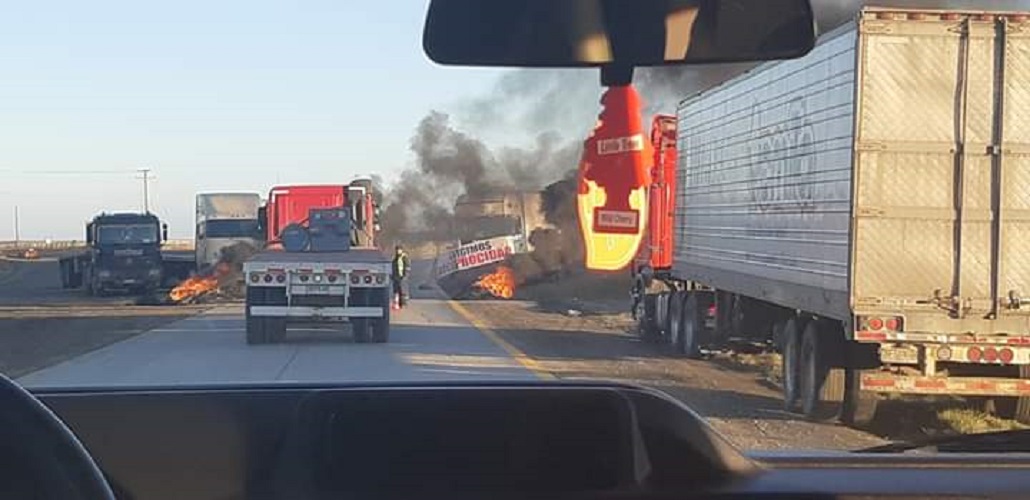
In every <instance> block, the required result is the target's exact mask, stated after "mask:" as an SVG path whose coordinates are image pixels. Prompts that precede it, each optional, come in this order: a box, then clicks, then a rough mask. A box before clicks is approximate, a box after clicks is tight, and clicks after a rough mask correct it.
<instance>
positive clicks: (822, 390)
mask: <svg viewBox="0 0 1030 500" xmlns="http://www.w3.org/2000/svg"><path fill="white" fill-rule="evenodd" d="M819 326H820V325H819V322H818V321H809V322H808V325H806V326H805V332H804V333H803V334H802V335H801V377H800V383H801V411H802V413H803V414H804V415H805V417H806V418H808V419H810V420H829V419H832V418H834V417H836V416H837V415H838V414H839V412H840V406H841V402H842V401H843V400H844V369H843V368H834V367H833V366H832V365H831V363H830V359H831V356H832V355H833V349H834V348H835V347H837V346H836V345H835V344H839V342H834V341H835V340H837V339H835V338H833V337H832V336H831V334H830V333H829V332H820V331H819Z"/></svg>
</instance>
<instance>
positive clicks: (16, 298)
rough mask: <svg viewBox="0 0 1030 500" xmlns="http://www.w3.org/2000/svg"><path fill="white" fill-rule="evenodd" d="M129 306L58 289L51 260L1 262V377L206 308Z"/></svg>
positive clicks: (122, 299) (123, 300)
mask: <svg viewBox="0 0 1030 500" xmlns="http://www.w3.org/2000/svg"><path fill="white" fill-rule="evenodd" d="M132 302H133V299H132V298H131V297H106V298H96V297H89V296H87V295H86V294H85V293H84V292H83V291H81V290H63V289H61V283H60V277H59V274H58V265H57V262H56V261H54V260H52V259H40V260H35V261H19V260H14V259H0V372H2V373H4V374H5V375H7V376H8V377H20V376H22V375H24V374H26V373H30V372H33V371H36V370H39V369H42V368H46V367H48V366H51V365H54V364H56V363H60V362H62V361H65V360H67V359H71V358H74V357H76V356H79V355H82V354H84V353H87V352H89V351H92V350H95V349H99V348H101V347H104V346H107V345H110V344H113V343H115V342H119V341H122V340H125V339H127V338H129V337H132V336H135V335H139V334H140V333H143V332H146V331H148V330H152V329H154V328H157V327H159V326H161V325H164V324H167V323H170V322H173V321H176V320H179V319H182V318H185V317H188V316H191V315H194V314H198V313H199V312H201V311H203V310H204V309H205V308H201V307H140V306H134V305H131V304H132Z"/></svg>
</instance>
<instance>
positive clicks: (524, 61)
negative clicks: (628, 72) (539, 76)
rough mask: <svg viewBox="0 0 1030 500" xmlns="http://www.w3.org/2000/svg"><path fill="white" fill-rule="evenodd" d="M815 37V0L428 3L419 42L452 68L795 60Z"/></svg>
mask: <svg viewBox="0 0 1030 500" xmlns="http://www.w3.org/2000/svg"><path fill="white" fill-rule="evenodd" d="M815 39H816V28H815V18H814V15H813V14H812V6H811V5H810V3H809V0H646V1H633V0H561V1H554V0H526V1H519V2H491V1H483V0H432V3H430V5H429V12H428V15H427V16H426V24H425V30H424V33H423V38H422V45H423V48H424V50H425V52H426V55H427V56H429V58H430V59H432V60H433V61H435V62H437V63H440V64H447V65H462V66H516V67H585V66H606V65H615V66H622V67H634V66H659V65H665V64H702V63H721V62H740V61H763V60H770V59H789V58H794V57H800V56H803V55H805V54H807V53H808V51H810V50H811V49H812V47H813V46H814V45H815Z"/></svg>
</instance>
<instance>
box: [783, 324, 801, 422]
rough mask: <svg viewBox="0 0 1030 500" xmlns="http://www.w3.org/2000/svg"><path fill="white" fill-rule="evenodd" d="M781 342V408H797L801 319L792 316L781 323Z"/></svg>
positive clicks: (789, 409) (799, 389)
mask: <svg viewBox="0 0 1030 500" xmlns="http://www.w3.org/2000/svg"><path fill="white" fill-rule="evenodd" d="M781 335H782V337H783V343H782V344H781V345H780V373H781V378H783V409H785V410H787V411H791V412H792V411H796V410H798V403H799V400H800V399H801V398H800V396H799V393H800V392H801V384H799V383H798V379H799V378H800V377H801V319H800V318H797V317H794V318H790V319H788V320H787V321H786V322H785V323H784V324H783V331H782V332H781Z"/></svg>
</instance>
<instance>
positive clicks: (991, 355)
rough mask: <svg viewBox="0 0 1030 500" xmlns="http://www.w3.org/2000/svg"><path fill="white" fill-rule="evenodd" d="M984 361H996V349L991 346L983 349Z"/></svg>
mask: <svg viewBox="0 0 1030 500" xmlns="http://www.w3.org/2000/svg"><path fill="white" fill-rule="evenodd" d="M984 361H986V362H988V363H993V362H995V361H998V351H996V350H994V348H993V347H988V348H986V349H984Z"/></svg>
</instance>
